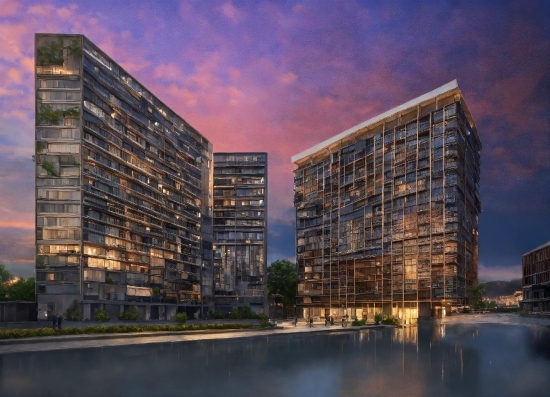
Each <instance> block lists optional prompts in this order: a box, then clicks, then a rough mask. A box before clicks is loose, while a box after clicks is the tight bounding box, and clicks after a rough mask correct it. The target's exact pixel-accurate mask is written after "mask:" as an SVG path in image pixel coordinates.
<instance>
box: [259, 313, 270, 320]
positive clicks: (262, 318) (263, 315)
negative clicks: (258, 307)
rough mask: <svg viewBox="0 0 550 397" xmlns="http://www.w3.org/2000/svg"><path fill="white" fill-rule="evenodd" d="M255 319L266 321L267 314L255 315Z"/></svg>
mask: <svg viewBox="0 0 550 397" xmlns="http://www.w3.org/2000/svg"><path fill="white" fill-rule="evenodd" d="M256 318H257V319H258V320H261V321H267V319H268V317H267V314H263V313H259V314H256Z"/></svg>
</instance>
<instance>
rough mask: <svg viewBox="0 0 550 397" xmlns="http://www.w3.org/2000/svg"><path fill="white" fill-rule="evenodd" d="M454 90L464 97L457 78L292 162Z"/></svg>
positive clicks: (320, 144) (340, 134) (306, 151)
mask: <svg viewBox="0 0 550 397" xmlns="http://www.w3.org/2000/svg"><path fill="white" fill-rule="evenodd" d="M452 91H456V92H457V93H458V94H459V95H460V97H461V98H462V94H461V93H460V89H459V88H458V83H457V81H456V80H453V81H451V82H449V83H447V84H444V85H442V86H441V87H439V88H436V89H435V90H433V91H430V92H427V93H425V94H423V95H420V96H419V97H417V98H415V99H412V100H410V101H408V102H405V103H404V104H402V105H399V106H397V107H394V108H393V109H390V110H388V111H386V112H384V113H381V114H379V115H378V116H375V117H372V118H370V119H368V120H366V121H364V122H362V123H360V124H357V125H356V126H354V127H351V128H348V129H347V130H345V131H343V132H341V133H339V134H338V135H335V136H333V137H331V138H329V139H327V140H324V141H323V142H321V143H318V144H317V145H315V146H312V147H310V148H309V149H307V150H304V151H303V152H301V153H299V154H297V155H295V156H292V162H293V163H297V162H299V161H300V160H302V159H304V158H306V157H311V156H313V155H314V154H316V153H317V152H320V151H322V150H326V148H327V147H328V146H331V145H334V144H336V143H338V142H340V141H342V140H344V139H346V138H348V137H350V136H352V135H354V134H356V133H360V132H364V130H365V129H367V127H370V126H373V125H374V124H377V123H380V122H382V121H384V120H385V119H388V118H390V117H391V116H395V115H396V114H398V113H402V112H405V111H407V110H410V109H412V108H414V107H417V106H418V105H422V104H424V103H426V102H430V101H432V100H434V99H437V98H438V97H440V96H443V95H445V94H448V93H450V92H452ZM447 96H448V95H447ZM463 105H464V109H465V112H466V114H467V116H468V119H469V121H470V124H471V125H472V127H473V128H474V133H475V134H476V136H477V131H476V129H475V125H474V122H473V119H472V117H471V115H470V113H469V111H468V109H467V107H466V106H465V104H463ZM478 138H479V137H478Z"/></svg>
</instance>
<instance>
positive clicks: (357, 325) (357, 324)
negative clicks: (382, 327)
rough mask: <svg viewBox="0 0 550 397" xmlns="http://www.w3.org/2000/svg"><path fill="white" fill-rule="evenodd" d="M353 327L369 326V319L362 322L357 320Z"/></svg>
mask: <svg viewBox="0 0 550 397" xmlns="http://www.w3.org/2000/svg"><path fill="white" fill-rule="evenodd" d="M351 325H352V326H354V327H361V326H363V325H367V319H366V318H363V319H361V320H358V319H355V320H353V321H352V322H351Z"/></svg>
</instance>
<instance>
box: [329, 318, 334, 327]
mask: <svg viewBox="0 0 550 397" xmlns="http://www.w3.org/2000/svg"><path fill="white" fill-rule="evenodd" d="M330 325H334V317H332V316H330Z"/></svg>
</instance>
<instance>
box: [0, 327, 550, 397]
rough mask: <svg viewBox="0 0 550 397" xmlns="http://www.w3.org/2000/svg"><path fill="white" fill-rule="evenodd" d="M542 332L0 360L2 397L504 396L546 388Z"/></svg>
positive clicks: (310, 340)
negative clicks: (99, 396)
mask: <svg viewBox="0 0 550 397" xmlns="http://www.w3.org/2000/svg"><path fill="white" fill-rule="evenodd" d="M549 351H550V332H548V331H546V330H542V329H538V330H533V329H530V328H527V327H521V326H512V325H508V326H502V325H494V324H477V325H476V324H455V325H450V324H432V323H420V324H419V325H418V327H410V328H404V329H384V330H369V331H363V332H353V333H328V334H327V333H324V334H298V335H276V336H265V337H256V338H243V339H231V340H208V341H196V342H178V343H162V344H146V345H133V346H121V347H108V348H94V349H76V350H64V351H52V352H38V353H37V352H35V353H17V354H6V355H3V356H0V395H2V396H28V395H34V396H50V395H55V396H63V395H71V396H72V395H81V396H98V395H116V396H125V395H131V396H151V395H163V396H219V395H224V396H297V395H312V396H343V395H345V396H365V395H370V396H403V395H407V396H408V397H415V396H436V395H437V396H465V395H471V396H492V395H495V396H496V395H498V396H507V395H510V396H511V395H529V394H537V393H538V394H541V393H542V394H544V392H545V391H547V390H548V388H549V387H550V379H549V377H548V376H547V375H548V373H550V354H549Z"/></svg>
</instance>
